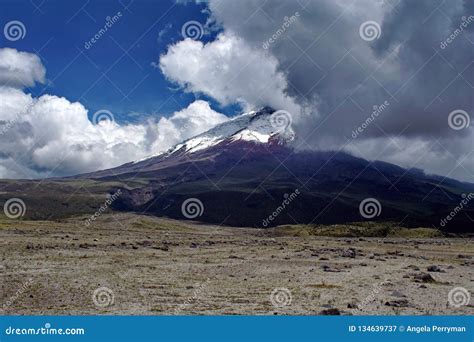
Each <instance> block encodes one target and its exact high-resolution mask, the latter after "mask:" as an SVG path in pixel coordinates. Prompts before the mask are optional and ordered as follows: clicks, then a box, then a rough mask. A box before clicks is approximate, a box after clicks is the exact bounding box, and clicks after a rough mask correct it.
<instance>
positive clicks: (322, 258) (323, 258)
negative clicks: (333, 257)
mask: <svg viewBox="0 0 474 342" xmlns="http://www.w3.org/2000/svg"><path fill="white" fill-rule="evenodd" d="M319 260H329V258H325V257H321V258H319Z"/></svg>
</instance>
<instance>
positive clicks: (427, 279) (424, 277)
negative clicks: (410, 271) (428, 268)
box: [414, 272, 436, 283]
mask: <svg viewBox="0 0 474 342" xmlns="http://www.w3.org/2000/svg"><path fill="white" fill-rule="evenodd" d="M414 279H415V281H417V282H422V283H435V282H436V280H435V279H434V278H433V277H432V276H431V275H430V274H428V273H422V272H421V273H417V274H415V276H414Z"/></svg>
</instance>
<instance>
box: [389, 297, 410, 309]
mask: <svg viewBox="0 0 474 342" xmlns="http://www.w3.org/2000/svg"><path fill="white" fill-rule="evenodd" d="M385 306H394V307H397V308H401V307H407V306H408V300H407V299H395V300H389V301H387V302H385Z"/></svg>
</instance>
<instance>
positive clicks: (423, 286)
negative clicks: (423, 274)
mask: <svg viewBox="0 0 474 342" xmlns="http://www.w3.org/2000/svg"><path fill="white" fill-rule="evenodd" d="M418 288H420V289H427V288H428V287H427V286H426V285H423V284H421V285H420V286H418Z"/></svg>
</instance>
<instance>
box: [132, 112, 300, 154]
mask: <svg viewBox="0 0 474 342" xmlns="http://www.w3.org/2000/svg"><path fill="white" fill-rule="evenodd" d="M294 137H295V134H294V132H293V129H292V128H291V116H290V114H289V113H288V112H286V111H275V110H274V109H272V108H270V107H264V108H262V109H260V110H258V111H252V112H249V113H245V114H242V115H239V116H237V117H234V118H232V119H230V120H229V121H226V122H224V123H221V124H219V125H217V126H215V127H214V128H211V129H210V130H208V131H206V132H204V133H201V134H199V135H197V136H195V137H193V138H190V139H188V140H185V141H183V142H182V143H180V144H178V145H176V146H174V147H172V148H171V149H170V150H168V152H166V153H163V154H162V153H160V154H157V155H154V156H150V157H147V158H146V159H149V158H153V157H157V156H160V155H170V154H173V153H175V152H177V151H183V152H184V153H194V152H197V151H201V150H204V149H206V148H209V147H211V146H215V145H217V144H219V143H221V142H223V141H224V140H227V141H230V142H234V141H239V140H243V141H252V142H255V143H264V144H265V143H269V142H270V140H276V141H277V142H278V143H283V144H284V143H286V142H290V141H292V140H293V139H294ZM140 161H141V160H140ZM137 162H138V161H137Z"/></svg>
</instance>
